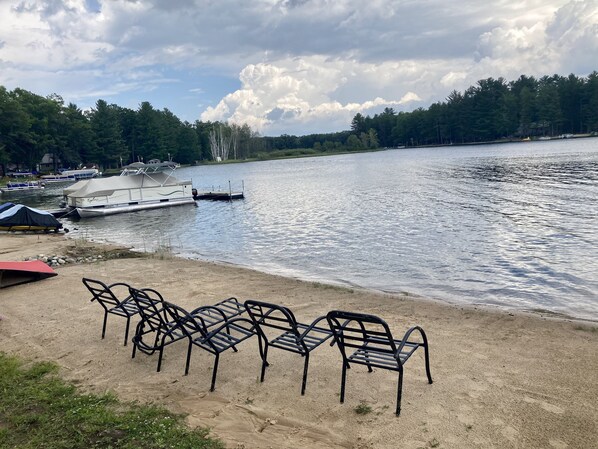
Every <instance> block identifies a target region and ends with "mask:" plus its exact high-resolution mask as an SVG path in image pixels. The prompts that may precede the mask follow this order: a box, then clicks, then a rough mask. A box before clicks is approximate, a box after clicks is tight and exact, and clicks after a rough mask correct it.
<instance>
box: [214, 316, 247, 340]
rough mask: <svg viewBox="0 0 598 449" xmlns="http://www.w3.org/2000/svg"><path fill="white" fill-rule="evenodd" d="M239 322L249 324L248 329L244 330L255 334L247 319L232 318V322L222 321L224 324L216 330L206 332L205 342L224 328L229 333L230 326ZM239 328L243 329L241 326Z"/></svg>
mask: <svg viewBox="0 0 598 449" xmlns="http://www.w3.org/2000/svg"><path fill="white" fill-rule="evenodd" d="M239 322H244V323H247V324H249V328H248V329H245V328H244V329H245V330H247V331H250V332H252V333H255V324H253V321H251V320H250V319H248V318H242V317H238V318H233V319H232V320H224V322H223V323H222V324H221V325H220V326H218V327H217V328H216V329H214V330H211V331H210V332H208V333H207V334H206V338H205V339H206V340H209V339H211V338H212V337H213V336H214V335H216V334H218V333H219V332H220V331H221V330H222V329H224V328H226V329H227V331H229V327H230V326H231V325H232V324H236V323H239ZM241 327H243V326H241Z"/></svg>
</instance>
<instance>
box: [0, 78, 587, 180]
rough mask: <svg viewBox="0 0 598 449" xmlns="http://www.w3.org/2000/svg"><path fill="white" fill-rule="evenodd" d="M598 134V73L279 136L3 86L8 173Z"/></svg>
mask: <svg viewBox="0 0 598 449" xmlns="http://www.w3.org/2000/svg"><path fill="white" fill-rule="evenodd" d="M597 132H598V72H593V73H591V74H590V75H588V76H587V77H578V76H576V75H569V76H560V75H553V76H545V77H542V78H540V79H536V78H534V77H528V76H525V75H522V76H520V77H519V79H517V80H515V81H510V82H507V81H505V80H504V79H503V78H498V79H493V78H488V79H485V80H480V81H478V83H477V84H476V85H475V86H471V87H469V88H468V89H466V90H465V91H464V92H457V91H453V92H451V93H450V94H449V95H448V97H447V98H446V100H445V101H442V102H437V103H434V104H432V105H431V106H430V107H429V108H427V109H424V108H418V109H416V110H414V111H411V112H398V113H397V112H395V111H394V110H393V109H392V108H386V109H384V111H382V112H381V113H379V114H375V115H374V116H369V115H368V116H364V115H362V114H359V113H358V114H356V115H355V116H354V118H353V120H352V122H351V124H350V129H349V130H346V131H340V132H336V133H327V134H311V135H306V136H292V135H286V134H283V135H281V136H278V137H267V136H260V135H259V134H258V133H257V132H255V131H253V130H251V129H250V128H249V126H248V125H246V124H245V125H236V124H229V123H220V122H213V123H212V122H201V121H195V122H194V123H189V122H187V121H181V120H180V119H179V118H178V117H176V116H175V115H174V114H173V113H172V112H171V111H169V110H168V109H163V110H157V109H155V108H153V107H152V105H151V104H150V103H148V102H143V103H141V104H140V105H139V108H138V109H137V110H132V109H129V108H123V107H120V106H118V105H115V104H108V103H107V102H106V101H104V100H98V101H97V102H96V105H95V107H94V108H92V109H91V110H90V111H82V110H81V109H79V108H78V107H77V105H75V104H73V103H69V104H68V105H65V104H64V100H63V99H62V98H61V97H60V96H59V95H56V94H53V95H50V96H48V97H42V96H39V95H36V94H34V93H31V92H28V91H26V90H24V89H19V88H17V89H14V90H12V91H9V90H7V89H6V88H4V87H2V86H0V175H3V174H4V173H5V169H6V167H7V166H8V165H9V164H13V165H15V164H16V165H18V167H19V168H21V169H25V170H34V169H35V168H36V166H37V165H38V164H40V161H42V162H41V164H40V165H41V166H43V167H44V171H45V169H46V168H50V166H52V170H55V169H56V168H57V167H54V166H60V165H62V166H70V167H76V166H80V165H83V164H97V165H98V166H99V167H100V168H101V169H102V170H106V169H110V168H118V167H121V166H122V165H126V164H128V163H131V162H135V161H148V160H150V159H160V160H168V159H171V160H175V161H177V162H179V163H181V164H193V163H197V162H202V161H215V160H222V161H224V160H227V159H238V160H244V159H249V158H257V159H261V158H264V159H265V158H274V157H289V156H300V155H311V154H319V153H333V152H344V151H366V150H372V149H376V148H379V147H402V146H406V147H409V146H421V145H455V144H465V143H477V142H489V141H497V140H509V139H522V138H527V137H530V138H539V137H550V136H562V135H570V134H584V133H586V134H590V133H597ZM48 155H50V156H48ZM46 156H48V157H52V158H55V159H53V160H51V161H50V160H49V159H48V158H46ZM58 162H61V163H58ZM40 168H41V167H40Z"/></svg>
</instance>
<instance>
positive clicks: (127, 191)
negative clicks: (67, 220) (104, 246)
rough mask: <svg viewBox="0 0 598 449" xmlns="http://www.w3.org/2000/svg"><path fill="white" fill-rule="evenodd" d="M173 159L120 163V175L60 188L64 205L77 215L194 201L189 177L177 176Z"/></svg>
mask: <svg viewBox="0 0 598 449" xmlns="http://www.w3.org/2000/svg"><path fill="white" fill-rule="evenodd" d="M176 167H177V164H175V163H174V162H166V163H152V164H143V163H135V164H131V165H129V166H127V167H123V172H122V173H121V176H112V177H109V178H94V179H89V180H82V181H79V182H77V183H75V184H73V185H71V186H69V187H67V188H65V189H64V190H63V195H64V203H65V206H66V207H67V208H68V209H71V210H72V209H76V210H77V213H78V214H79V216H80V217H81V218H85V217H97V216H104V215H111V214H117V213H122V212H133V211H137V210H143V209H155V208H161V207H170V206H177V205H182V204H195V200H194V199H193V192H192V186H191V181H190V180H184V181H182V180H179V179H177V178H176V177H174V175H173V172H174V170H175V169H176Z"/></svg>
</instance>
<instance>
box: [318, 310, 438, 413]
mask: <svg viewBox="0 0 598 449" xmlns="http://www.w3.org/2000/svg"><path fill="white" fill-rule="evenodd" d="M326 318H327V320H328V324H329V326H330V329H331V330H332V332H333V334H334V342H335V343H336V344H337V345H338V348H339V350H340V353H341V356H342V358H343V368H342V377H341V394H340V402H341V403H343V402H344V400H345V381H346V374H347V369H349V368H350V367H351V364H352V363H355V364H359V365H365V366H367V367H368V372H372V367H377V368H382V369H387V370H392V371H398V373H399V380H398V387H397V406H396V414H397V416H398V415H400V413H401V396H402V389H403V366H404V365H405V363H406V362H407V360H408V359H409V357H411V356H412V355H413V353H414V352H415V351H416V350H417V349H418V348H420V347H421V348H423V349H424V359H425V366H426V375H427V377H428V383H430V384H431V383H432V375H431V374H430V358H429V350H428V339H427V337H426V333H425V332H424V330H423V329H422V328H421V327H419V326H414V327H412V328H410V329H409V330H408V331H407V332H406V333H405V335H404V336H403V338H402V339H401V340H395V339H394V338H393V337H392V333H391V332H390V328H389V327H388V324H387V323H386V322H385V321H384V320H383V319H381V318H379V317H377V316H374V315H367V314H362V313H354V312H344V311H340V310H333V311H331V312H329V313H328V315H327V316H326ZM414 332H415V333H418V334H419V335H420V337H421V341H413V340H410V338H411V335H412V334H413V333H414ZM350 351H353V352H351V353H349V352H350Z"/></svg>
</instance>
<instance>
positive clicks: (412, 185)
mask: <svg viewBox="0 0 598 449" xmlns="http://www.w3.org/2000/svg"><path fill="white" fill-rule="evenodd" d="M179 175H180V177H187V178H192V179H193V181H194V185H196V186H201V185H219V184H223V183H226V182H227V181H228V180H229V179H230V180H235V181H240V180H244V181H245V186H246V199H245V200H244V201H238V202H233V203H217V202H199V204H198V207H197V208H192V207H189V208H186V207H177V208H172V209H170V210H169V209H163V210H156V211H143V212H139V213H133V214H124V215H120V216H112V217H105V218H99V219H92V220H86V221H79V222H75V223H72V224H71V226H69V227H76V228H77V229H76V230H75V234H81V235H84V236H87V237H93V238H100V239H106V240H110V241H116V242H120V243H126V244H132V245H134V246H136V247H138V248H139V249H142V250H149V249H152V247H155V246H156V245H158V246H159V245H168V246H170V247H171V248H173V250H174V251H175V252H177V253H179V254H182V255H184V256H186V257H196V258H201V259H208V260H218V261H224V262H230V263H235V264H239V265H244V266H249V267H253V268H256V269H260V270H264V271H268V272H274V273H277V274H283V275H287V276H295V277H299V278H304V279H310V280H315V281H324V282H336V283H341V284H345V285H357V286H362V287H366V288H373V289H379V290H385V291H390V292H401V291H411V292H414V293H419V294H423V295H427V296H430V297H434V298H438V299H441V300H446V301H451V302H462V303H478V304H491V305H499V306H505V307H513V308H518V309H526V310H550V311H552V312H555V313H564V314H570V315H573V316H577V317H580V318H587V319H597V318H598V281H597V280H598V262H597V260H598V257H597V256H598V254H597V248H598V226H597V223H598V220H597V218H598V139H584V140H576V141H571V140H568V141H559V142H542V143H530V144H511V145H509V144H507V145H480V146H475V147H458V148H435V149H418V150H394V151H385V152H379V153H369V154H355V155H342V156H331V157H326V158H305V159H295V160H284V161H266V162H259V163H246V164H235V165H225V166H202V167H189V168H185V169H181V170H180V173H179ZM50 207H53V206H50ZM141 218H143V222H142V223H143V227H140V220H141Z"/></svg>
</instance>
